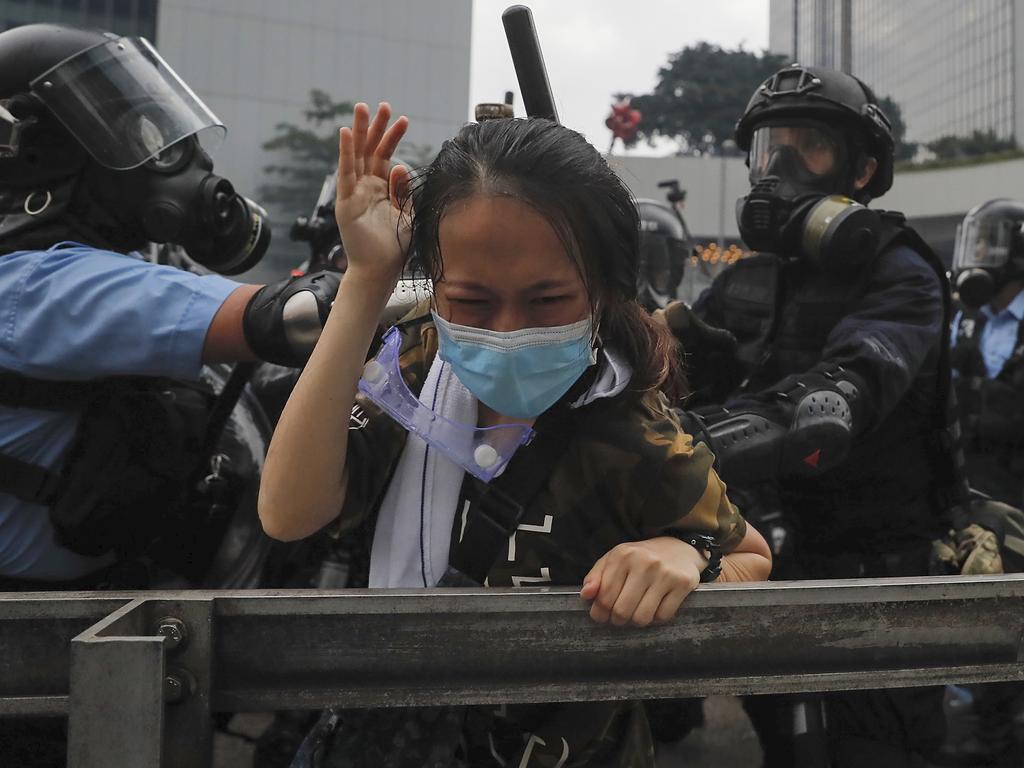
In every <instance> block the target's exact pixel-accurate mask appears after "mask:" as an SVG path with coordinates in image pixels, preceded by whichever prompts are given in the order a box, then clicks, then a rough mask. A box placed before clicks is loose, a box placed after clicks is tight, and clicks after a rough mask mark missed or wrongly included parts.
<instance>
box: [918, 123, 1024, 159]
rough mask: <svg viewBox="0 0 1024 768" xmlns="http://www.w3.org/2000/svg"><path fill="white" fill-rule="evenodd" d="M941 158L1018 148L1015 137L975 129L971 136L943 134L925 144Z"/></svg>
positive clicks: (961, 156)
mask: <svg viewBox="0 0 1024 768" xmlns="http://www.w3.org/2000/svg"><path fill="white" fill-rule="evenodd" d="M925 146H926V147H927V148H928V149H929V150H930V151H931V152H933V153H934V154H935V157H936V158H937V159H939V160H957V159H959V158H964V157H981V156H982V155H991V154H995V153H998V152H1009V151H1011V150H1014V149H1017V142H1016V140H1015V139H1014V138H1013V137H1010V138H1009V139H1000V138H999V137H998V136H997V135H996V132H995V131H993V130H988V131H974V132H973V133H972V134H971V135H970V136H942V137H940V138H938V139H936V140H935V141H930V142H928V143H927V144H926V145H925Z"/></svg>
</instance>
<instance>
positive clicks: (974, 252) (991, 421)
mask: <svg viewBox="0 0 1024 768" xmlns="http://www.w3.org/2000/svg"><path fill="white" fill-rule="evenodd" d="M953 272H954V274H955V279H956V285H957V293H958V295H959V298H960V303H961V305H962V308H961V310H960V311H959V312H958V313H957V315H956V318H955V321H954V326H955V327H954V338H953V344H954V354H953V365H954V370H955V371H956V382H957V395H958V400H959V402H960V407H961V423H962V424H963V426H964V430H965V449H966V450H965V453H966V457H967V467H968V477H970V479H971V483H972V485H973V487H975V488H978V489H979V490H981V491H983V492H984V493H986V494H988V495H989V496H991V497H993V498H995V499H997V500H999V501H1002V502H1005V503H1007V504H1012V505H1013V506H1015V507H1020V506H1024V203H1020V202H1017V201H1015V200H990V201H988V202H987V203H984V204H982V205H979V206H977V207H976V208H974V209H973V210H971V211H970V212H969V213H968V214H967V216H966V217H965V218H964V221H963V224H962V225H961V227H960V234H959V238H958V240H957V243H956V249H955V252H954V255H953Z"/></svg>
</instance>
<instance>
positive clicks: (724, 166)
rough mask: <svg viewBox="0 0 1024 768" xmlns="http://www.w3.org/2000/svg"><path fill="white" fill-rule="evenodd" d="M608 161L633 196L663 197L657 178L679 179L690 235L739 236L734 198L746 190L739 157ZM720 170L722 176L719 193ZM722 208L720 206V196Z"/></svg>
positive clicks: (615, 158)
mask: <svg viewBox="0 0 1024 768" xmlns="http://www.w3.org/2000/svg"><path fill="white" fill-rule="evenodd" d="M608 161H609V163H610V165H611V166H612V168H614V169H615V171H616V172H617V173H618V174H619V176H621V177H622V179H623V181H625V182H626V184H627V185H628V186H629V188H630V190H632V192H633V194H634V195H636V196H637V197H649V198H652V199H654V200H661V201H664V200H665V190H663V189H658V182H659V181H665V180H668V179H679V183H680V186H681V187H682V188H683V189H685V190H686V193H687V194H686V209H685V210H684V212H683V215H684V216H685V217H686V223H687V226H689V228H690V231H691V232H692V233H693V235H694V237H696V238H698V239H700V240H703V241H709V240H717V239H718V238H719V236H720V235H723V236H724V237H725V238H727V239H731V238H737V237H739V231H738V229H737V228H736V200H737V199H739V198H740V197H742V196H743V195H745V194H746V193H747V190H748V189H749V188H750V184H749V182H748V181H747V167H746V165H745V164H744V159H743V158H742V157H727V158H720V157H631V156H614V155H613V156H611V157H609V158H608ZM723 170H724V178H725V186H724V196H723V186H722V179H723ZM723 199H724V201H725V208H724V210H723V208H722V205H721V203H722V200H723Z"/></svg>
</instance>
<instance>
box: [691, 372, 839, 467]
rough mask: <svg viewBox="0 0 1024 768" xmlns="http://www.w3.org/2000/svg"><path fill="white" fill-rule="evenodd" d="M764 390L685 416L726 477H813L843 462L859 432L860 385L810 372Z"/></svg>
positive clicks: (784, 380)
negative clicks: (856, 425)
mask: <svg viewBox="0 0 1024 768" xmlns="http://www.w3.org/2000/svg"><path fill="white" fill-rule="evenodd" d="M764 394H765V395H766V396H765V397H759V398H757V399H750V400H743V401H738V402H736V403H735V404H733V405H732V406H731V407H729V408H703V409H700V410H698V411H694V412H691V413H688V414H686V415H684V416H683V424H684V427H685V428H686V429H687V430H688V431H691V433H692V434H693V435H694V437H696V438H697V439H698V440H704V441H705V442H706V443H707V445H708V447H709V448H710V449H711V451H712V453H714V454H715V458H716V460H717V461H718V465H719V471H720V472H721V474H722V477H723V479H725V480H726V482H742V483H744V484H749V483H751V482H761V481H767V480H773V479H776V478H779V477H791V476H811V475H817V474H820V473H822V472H827V471H828V470H830V469H833V468H835V467H836V466H838V465H839V464H841V463H842V461H843V460H844V459H845V458H846V455H847V454H848V453H849V450H850V444H851V442H852V437H853V414H852V411H851V407H850V404H851V400H855V399H856V396H857V390H856V386H855V385H854V384H852V383H851V382H849V381H847V380H842V381H839V380H837V379H836V378H835V377H834V376H829V375H826V374H821V373H816V372H809V373H807V374H804V375H800V376H791V377H789V378H787V379H783V380H782V381H781V382H779V385H778V387H777V388H776V389H775V390H774V391H772V392H770V393H764Z"/></svg>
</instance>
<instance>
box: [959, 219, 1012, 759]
mask: <svg viewBox="0 0 1024 768" xmlns="http://www.w3.org/2000/svg"><path fill="white" fill-rule="evenodd" d="M953 273H954V280H955V283H956V288H957V295H958V298H959V300H960V308H959V311H958V312H957V314H956V316H955V318H954V322H953V338H952V344H953V354H952V357H951V361H952V365H953V371H954V377H955V378H954V381H955V383H956V392H957V400H958V403H959V408H960V423H961V425H962V427H963V433H964V439H963V447H964V456H965V460H966V467H967V476H968V477H969V478H970V480H971V486H972V487H973V488H974V489H976V490H977V491H980V492H981V494H984V496H987V497H988V498H977V499H975V501H974V502H973V503H972V505H971V514H970V516H969V519H970V522H971V523H973V524H974V525H972V526H970V527H969V528H968V529H966V530H965V531H963V532H954V533H953V536H952V542H953V543H954V544H959V545H960V547H959V550H960V551H959V552H958V554H959V555H961V558H962V557H963V556H964V555H965V554H966V552H965V551H964V550H967V551H969V549H968V548H969V547H970V545H971V544H973V543H974V541H972V539H973V540H977V539H979V537H985V538H987V539H989V541H990V542H991V543H990V544H989V548H990V549H991V550H993V551H1000V552H1001V555H1000V556H999V558H998V560H997V561H996V562H997V563H998V564H999V565H1001V566H1002V568H1005V569H1006V570H1008V571H1016V570H1020V568H1021V567H1022V557H1021V551H1022V549H1024V547H1022V540H1024V528H1022V523H1021V521H1022V519H1024V517H1022V515H1021V513H1020V511H1019V509H1011V507H1010V506H1006V505H1011V506H1012V507H1015V508H1020V507H1022V506H1024V203H1021V202H1019V201H1016V200H1008V199H997V200H989V201H988V202H985V203H983V204H981V205H978V206H976V207H975V208H974V209H972V210H971V211H970V212H968V214H967V215H966V217H965V218H964V220H963V223H962V224H961V225H960V229H959V232H958V237H957V242H956V247H955V250H954V253H953ZM997 502H1002V504H1000V503H997ZM997 546H998V550H996V547H997ZM982 554H984V553H982ZM961 558H958V559H957V561H956V563H955V564H956V565H958V566H961V567H963V568H968V567H970V566H969V565H968V563H969V561H966V560H965V561H964V562H961V561H960V560H961ZM1000 570H1001V569H1000ZM951 693H953V694H954V696H955V698H954V700H956V701H957V702H958V703H959V704H960V705H961V706H959V707H957V708H955V709H954V708H950V711H949V716H950V739H949V740H948V741H947V744H946V747H945V751H946V752H947V753H948V754H949V755H950V756H951V757H952V758H953V759H956V760H960V761H961V762H963V761H971V762H972V764H981V763H983V764H985V765H1019V764H1020V760H1021V757H1022V753H1024V733H1022V732H1021V713H1022V712H1024V691H1022V690H1021V686H1020V685H1019V684H1015V683H993V684H988V685H976V686H968V687H966V688H963V687H962V688H958V689H955V690H953V691H951ZM965 699H967V700H969V701H970V704H966V703H965ZM965 712H969V713H970V714H969V716H963V715H962V713H965ZM1015 721H1016V722H1015ZM954 734H955V738H954Z"/></svg>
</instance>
